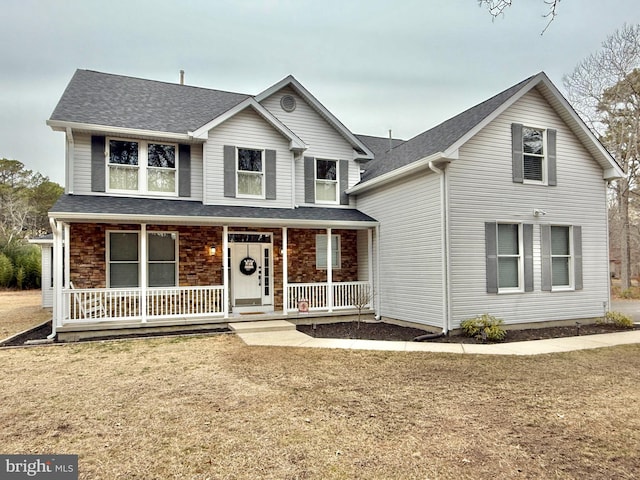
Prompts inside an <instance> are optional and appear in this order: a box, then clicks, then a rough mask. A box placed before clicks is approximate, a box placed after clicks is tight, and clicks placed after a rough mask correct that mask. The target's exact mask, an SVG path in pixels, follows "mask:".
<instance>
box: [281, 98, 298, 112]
mask: <svg viewBox="0 0 640 480" xmlns="http://www.w3.org/2000/svg"><path fill="white" fill-rule="evenodd" d="M280 106H281V107H282V109H283V110H284V111H285V112H293V111H294V110H295V109H296V99H295V97H294V96H293V95H283V96H282V98H281V99H280Z"/></svg>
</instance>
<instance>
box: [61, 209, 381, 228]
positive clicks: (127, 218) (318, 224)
mask: <svg viewBox="0 0 640 480" xmlns="http://www.w3.org/2000/svg"><path fill="white" fill-rule="evenodd" d="M49 217H50V218H55V220H58V221H62V222H66V223H129V224H130V223H145V224H161V225H174V224H175V225H200V226H213V225H233V226H239V227H271V228H280V227H300V228H327V227H331V228H344V229H366V228H372V227H376V226H378V225H379V222H376V221H347V220H326V219H320V220H314V219H281V218H246V217H205V216H173V215H130V214H128V215H122V214H117V213H108V214H104V213H97V214H87V213H78V212H55V213H53V214H49Z"/></svg>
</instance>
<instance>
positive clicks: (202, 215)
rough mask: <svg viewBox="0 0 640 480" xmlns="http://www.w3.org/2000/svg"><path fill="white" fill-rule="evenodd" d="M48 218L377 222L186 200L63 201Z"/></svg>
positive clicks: (351, 213) (322, 210)
mask: <svg viewBox="0 0 640 480" xmlns="http://www.w3.org/2000/svg"><path fill="white" fill-rule="evenodd" d="M49 216H50V217H52V218H54V219H56V220H60V221H64V222H71V223H73V222H128V223H131V222H141V223H171V224H189V225H224V224H227V225H229V224H233V225H239V226H241V225H251V226H257V225H260V226H274V227H296V226H300V227H319V228H327V227H343V228H369V227H374V226H376V225H378V222H377V221H376V220H375V219H373V218H371V217H369V216H368V215H365V214H364V213H362V212H361V211H359V210H356V209H353V208H330V207H298V208H263V207H245V206H229V205H203V204H202V202H197V201H189V200H178V199H176V200H169V199H159V198H131V197H114V196H106V195H100V196H98V195H95V196H94V195H62V196H61V197H60V198H59V199H58V201H57V202H56V204H55V205H54V206H53V207H52V208H51V210H50V211H49Z"/></svg>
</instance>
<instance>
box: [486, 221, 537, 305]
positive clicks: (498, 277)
mask: <svg viewBox="0 0 640 480" xmlns="http://www.w3.org/2000/svg"><path fill="white" fill-rule="evenodd" d="M485 253H486V262H487V264H486V267H487V270H486V280H487V293H512V292H532V291H533V224H531V223H497V222H486V223H485Z"/></svg>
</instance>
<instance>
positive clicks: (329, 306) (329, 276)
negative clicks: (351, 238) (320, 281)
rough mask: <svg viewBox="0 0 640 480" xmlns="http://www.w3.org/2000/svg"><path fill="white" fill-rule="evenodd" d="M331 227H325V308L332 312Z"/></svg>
mask: <svg viewBox="0 0 640 480" xmlns="http://www.w3.org/2000/svg"><path fill="white" fill-rule="evenodd" d="M331 240H332V239H331V228H327V310H328V311H329V312H333V258H332V257H331V243H332V241H331Z"/></svg>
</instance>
